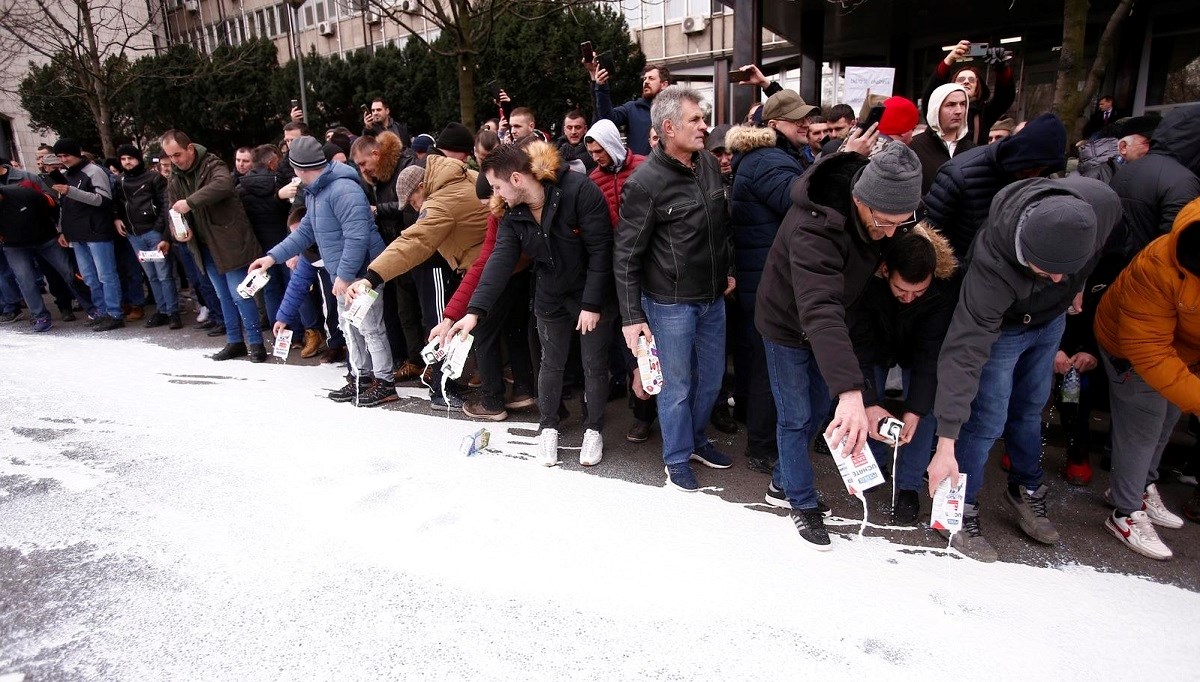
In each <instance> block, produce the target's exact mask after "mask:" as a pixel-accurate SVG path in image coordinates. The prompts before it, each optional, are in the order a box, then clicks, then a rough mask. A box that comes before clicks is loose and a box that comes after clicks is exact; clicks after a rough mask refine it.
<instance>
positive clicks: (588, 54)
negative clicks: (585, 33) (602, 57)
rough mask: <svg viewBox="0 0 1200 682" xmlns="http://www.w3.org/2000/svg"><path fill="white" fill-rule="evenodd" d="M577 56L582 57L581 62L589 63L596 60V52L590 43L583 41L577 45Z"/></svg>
mask: <svg viewBox="0 0 1200 682" xmlns="http://www.w3.org/2000/svg"><path fill="white" fill-rule="evenodd" d="M579 56H580V57H583V61H585V62H590V61H592V60H593V59H595V58H596V50H595V49H594V48H592V41H590V40H585V41H583V42H582V43H579Z"/></svg>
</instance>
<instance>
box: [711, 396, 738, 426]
mask: <svg viewBox="0 0 1200 682" xmlns="http://www.w3.org/2000/svg"><path fill="white" fill-rule="evenodd" d="M708 421H709V423H710V424H712V425H713V428H714V429H716V430H718V431H720V432H721V433H729V434H734V433H737V432H738V423H737V420H735V419H734V418H733V415H732V414H730V412H729V405H728V404H726V403H723V402H718V403H717V404H716V405H714V406H713V410H712V414H711V415H709V418H708Z"/></svg>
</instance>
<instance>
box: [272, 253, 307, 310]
mask: <svg viewBox="0 0 1200 682" xmlns="http://www.w3.org/2000/svg"><path fill="white" fill-rule="evenodd" d="M316 281H317V268H316V267H314V266H313V264H312V263H310V262H308V259H307V258H304V257H303V256H301V257H300V259H299V260H298V261H296V269H295V270H292V276H291V277H290V278H289V279H288V284H287V290H286V291H284V292H283V300H282V301H280V303H279V312H277V313H275V321H276V322H283V323H285V324H287V325H288V326H289V327H299V326H300V306H301V305H302V304H303V303H304V299H305V298H307V297H308V292H309V290H310V289H312V285H313V283H314V282H316Z"/></svg>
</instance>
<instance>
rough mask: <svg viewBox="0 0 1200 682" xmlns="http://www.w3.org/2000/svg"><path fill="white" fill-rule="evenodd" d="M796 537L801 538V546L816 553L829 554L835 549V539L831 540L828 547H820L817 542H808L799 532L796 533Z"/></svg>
mask: <svg viewBox="0 0 1200 682" xmlns="http://www.w3.org/2000/svg"><path fill="white" fill-rule="evenodd" d="M792 526H793V527H795V524H792ZM796 537H798V538H800V544H802V545H804V546H805V547H808V548H809V549H811V550H813V551H814V552H828V551H829V550H831V549H833V538H830V540H829V544H828V545H818V544H817V543H815V542H810V541H809V540H806V539H805V538H804V536H803V535H800V533H799V531H797V532H796Z"/></svg>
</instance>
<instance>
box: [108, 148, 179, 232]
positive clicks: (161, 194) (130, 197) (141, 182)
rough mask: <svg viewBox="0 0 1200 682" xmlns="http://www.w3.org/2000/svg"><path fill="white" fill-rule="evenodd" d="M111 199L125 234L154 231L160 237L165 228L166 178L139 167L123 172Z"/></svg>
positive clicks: (166, 228) (166, 227)
mask: <svg viewBox="0 0 1200 682" xmlns="http://www.w3.org/2000/svg"><path fill="white" fill-rule="evenodd" d="M114 199H115V201H114V203H115V204H116V209H117V217H118V218H120V219H121V222H123V223H125V230H126V231H127V232H132V233H133V234H139V235H140V234H146V233H147V232H149V231H151V230H154V231H156V232H158V233H160V234H161V233H165V232H166V231H167V230H168V229H169V226H168V225H167V210H168V209H169V208H170V207H169V206H167V179H166V178H164V177H163V176H162V174H161V173H159V172H158V171H151V170H148V169H147V168H146V167H145V166H143V165H141V164H138V167H137V168H134V169H133V170H131V171H125V172H124V173H122V174H121V177H120V179H118V180H117V188H116V196H115V197H114Z"/></svg>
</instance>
